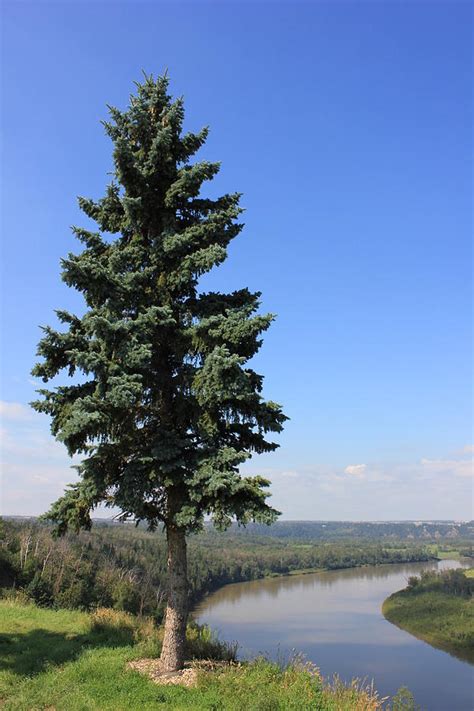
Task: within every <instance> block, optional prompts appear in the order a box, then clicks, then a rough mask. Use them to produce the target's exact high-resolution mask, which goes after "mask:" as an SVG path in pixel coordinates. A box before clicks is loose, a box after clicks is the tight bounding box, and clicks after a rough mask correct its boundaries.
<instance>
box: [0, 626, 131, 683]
mask: <svg viewBox="0 0 474 711" xmlns="http://www.w3.org/2000/svg"><path fill="white" fill-rule="evenodd" d="M133 643H134V636H133V630H131V629H126V628H125V629H120V630H118V629H117V628H115V629H114V628H110V629H101V630H100V631H92V632H89V633H85V634H67V633H61V632H51V631H50V630H46V629H41V628H40V629H34V630H31V631H30V632H26V633H14V632H13V633H10V634H0V670H5V671H10V672H12V673H14V674H18V675H19V676H34V675H36V674H40V673H41V672H43V671H45V670H46V669H47V668H48V667H50V666H57V665H60V664H64V663H65V662H70V661H73V660H74V659H77V658H78V657H80V656H81V654H83V653H84V652H85V651H86V650H87V649H93V648H97V647H126V646H130V645H132V644H133Z"/></svg>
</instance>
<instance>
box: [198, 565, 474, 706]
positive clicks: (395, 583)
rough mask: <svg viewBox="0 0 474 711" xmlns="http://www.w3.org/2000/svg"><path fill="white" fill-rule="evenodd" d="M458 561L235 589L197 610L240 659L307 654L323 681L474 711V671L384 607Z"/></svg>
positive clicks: (297, 578)
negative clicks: (391, 618) (402, 625)
mask: <svg viewBox="0 0 474 711" xmlns="http://www.w3.org/2000/svg"><path fill="white" fill-rule="evenodd" d="M458 565H459V562H458V561H441V562H439V563H437V562H429V563H409V564H400V565H384V566H377V567H375V566H370V567H366V568H353V569H347V570H338V571H329V572H321V573H311V574H307V575H298V576H288V577H281V578H269V579H264V580H255V581H252V582H249V583H238V584H235V585H227V586H226V587H224V588H222V589H221V590H218V591H217V592H216V593H214V594H212V595H210V596H209V597H208V598H207V599H206V600H204V601H203V602H202V603H201V604H200V605H199V606H198V607H197V608H196V610H195V616H196V617H197V618H198V620H199V621H200V622H206V623H208V624H210V625H211V626H212V627H213V628H214V629H217V630H218V631H219V633H220V636H221V637H222V638H223V639H226V640H228V641H231V640H238V641H239V643H240V645H241V648H240V656H241V657H242V658H250V657H252V656H255V655H257V654H259V653H264V654H266V655H267V656H269V657H271V658H280V659H281V658H288V657H289V656H290V655H291V653H292V650H297V651H300V652H303V653H304V654H305V655H306V657H307V658H308V659H310V660H312V661H314V662H315V663H316V664H317V665H318V666H319V667H320V668H321V671H322V672H323V674H325V675H326V676H331V675H332V674H333V673H336V672H337V673H339V674H340V675H341V676H342V677H343V678H344V679H346V680H348V681H349V680H350V679H351V678H353V677H355V676H357V677H360V678H366V679H375V683H376V686H377V688H378V689H379V692H380V693H381V694H382V695H384V696H385V695H392V694H394V693H395V692H396V691H397V689H398V688H399V687H400V686H403V685H406V686H408V687H409V688H410V689H411V690H412V691H413V693H414V694H415V696H416V698H417V701H418V703H421V704H422V706H423V707H424V708H425V709H428V710H429V711H448V709H449V711H472V709H473V708H474V704H473V692H472V669H471V668H470V667H469V665H468V664H466V663H464V662H462V661H459V660H457V659H455V658H453V657H450V656H449V655H448V654H446V653H444V652H441V651H439V650H436V649H433V648H432V647H430V646H429V645H427V644H425V643H424V642H421V641H420V640H417V639H415V638H414V637H412V636H411V635H409V634H408V633H406V632H404V631H402V630H399V629H398V628H397V627H395V626H394V625H392V624H390V623H389V622H387V621H386V620H385V619H384V617H383V616H382V614H381V610H380V608H381V604H382V602H383V600H384V599H385V598H386V597H387V596H388V595H390V594H391V593H392V592H395V591H396V590H399V589H401V588H403V587H405V586H406V583H407V580H408V578H409V576H410V575H414V574H419V573H420V572H421V570H426V569H428V568H435V569H436V568H437V569H444V568H449V567H456V566H458Z"/></svg>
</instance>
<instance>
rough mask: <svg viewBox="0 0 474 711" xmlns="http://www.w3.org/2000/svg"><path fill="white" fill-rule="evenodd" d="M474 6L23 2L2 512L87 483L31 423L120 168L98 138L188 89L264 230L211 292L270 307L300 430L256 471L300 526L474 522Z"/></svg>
mask: <svg viewBox="0 0 474 711" xmlns="http://www.w3.org/2000/svg"><path fill="white" fill-rule="evenodd" d="M471 15H472V11H471V7H470V3H467V2H456V1H455V0H454V1H452V2H444V3H443V2H423V1H419V2H401V1H400V2H386V1H384V2H380V3H376V2H356V1H353V2H347V3H346V2H337V1H336V2H327V3H323V2H292V3H284V2H261V3H259V2H244V1H242V2H239V3H231V2H221V3H218V2H209V3H206V2H201V1H199V0H196V1H195V2H190V3H180V2H173V3H171V2H169V3H161V2H155V3H145V2H133V3H132V2H112V1H109V2H104V3H101V2H62V3H50V2H35V3H29V2H13V3H12V2H5V3H4V4H3V42H2V45H3V47H2V51H3V89H2V104H3V114H4V117H3V138H4V159H3V175H2V197H3V234H4V239H3V248H2V250H3V254H2V257H3V258H2V263H3V267H2V321H3V327H2V331H3V333H2V347H1V351H2V364H1V375H2V393H1V398H2V405H1V412H2V432H3V438H4V443H3V466H2V473H3V476H2V480H3V481H2V483H3V491H2V510H3V512H4V513H11V514H36V513H40V512H41V511H43V510H44V509H45V508H46V507H47V506H48V504H49V503H50V502H51V501H52V500H53V499H55V498H56V497H57V496H58V495H59V494H60V493H61V490H62V487H63V486H64V484H65V483H66V482H68V481H71V479H72V478H73V473H72V472H71V470H69V469H68V467H69V466H70V464H71V462H70V461H69V460H68V458H67V456H66V455H65V453H64V451H63V449H62V447H61V446H60V445H58V444H55V443H54V441H53V440H52V439H51V437H50V436H49V434H48V422H47V419H46V418H43V417H42V416H39V415H36V414H34V413H32V412H30V411H29V409H28V408H27V403H28V402H29V401H30V400H31V399H33V397H34V390H35V387H36V385H35V383H34V381H33V379H32V378H31V376H30V375H29V372H30V370H31V367H32V365H33V363H34V361H35V349H36V343H37V341H38V339H39V337H40V332H39V328H38V326H39V324H45V323H52V322H53V323H54V315H53V309H55V308H69V309H71V310H74V309H77V310H80V309H81V308H82V307H81V300H80V298H79V296H78V295H77V294H75V293H74V292H71V291H70V290H69V289H67V287H66V286H65V285H64V284H63V283H62V282H61V280H60V278H59V271H60V269H59V260H60V258H61V257H62V256H65V255H66V253H67V252H68V251H71V250H72V251H74V250H76V249H78V245H77V244H76V243H75V241H74V239H73V237H72V235H71V233H70V231H69V226H70V225H71V224H85V223H86V220H85V217H83V216H82V215H81V213H80V212H79V210H78V208H77V205H76V196H77V195H85V196H88V197H99V196H101V194H102V190H103V188H104V185H105V184H106V182H107V180H108V178H109V176H107V172H108V171H110V169H111V145H110V142H109V140H108V139H107V137H106V136H105V134H104V131H103V129H102V127H101V125H100V120H101V119H104V118H106V104H107V103H109V104H115V105H117V106H119V107H123V106H124V105H125V104H126V102H127V99H128V96H129V94H130V92H131V91H132V90H133V80H135V79H139V78H140V75H141V70H142V69H144V70H146V71H147V72H153V73H160V72H161V71H163V70H164V69H165V68H167V69H168V71H169V74H170V77H171V89H172V91H173V93H174V94H176V95H181V94H183V95H184V97H185V101H186V106H187V119H186V123H187V127H188V128H191V129H198V128H200V127H201V126H202V125H205V124H209V125H210V127H211V134H210V138H209V140H208V143H207V145H206V147H205V149H204V150H203V151H202V153H201V155H202V157H205V158H209V159H213V160H221V161H222V170H221V173H220V175H219V176H218V178H217V179H216V181H215V182H214V183H213V184H212V186H210V188H209V190H210V191H211V192H212V193H217V192H224V191H235V190H238V191H241V192H242V193H243V200H242V203H243V205H244V206H245V208H246V213H245V217H244V221H245V223H246V228H245V230H244V232H243V233H242V234H241V236H239V237H238V238H237V240H235V242H234V243H233V244H232V246H231V248H230V250H229V258H228V260H227V262H226V263H225V264H224V265H223V266H222V267H220V268H219V270H217V271H216V272H215V273H213V274H212V275H209V276H208V277H206V279H205V282H204V283H203V286H204V287H205V288H208V287H210V286H211V285H212V288H220V289H225V290H229V289H234V288H240V287H241V286H249V287H250V288H251V289H257V290H261V291H262V292H263V308H264V309H265V310H268V311H272V312H274V313H276V314H277V315H278V319H277V321H276V322H275V324H274V325H273V327H272V329H271V330H270V331H269V332H268V334H267V336H266V338H265V343H264V347H263V349H262V351H261V353H260V354H259V356H258V358H257V365H258V368H259V369H260V371H261V372H263V373H264V374H265V375H266V381H265V382H266V394H267V395H268V396H269V397H271V398H272V399H274V400H277V401H278V402H281V403H282V404H283V405H284V407H285V411H286V412H287V414H288V415H289V416H290V418H291V420H290V421H289V422H288V424H287V427H286V429H285V432H284V434H283V435H282V436H281V437H280V440H279V441H280V444H281V448H280V449H279V450H278V451H277V452H276V453H274V454H272V455H269V456H265V457H260V458H258V459H254V460H252V462H251V463H250V464H249V465H248V467H247V469H248V470H249V471H252V472H257V471H258V472H264V473H265V474H266V475H268V476H269V477H270V478H271V479H272V480H273V487H272V489H273V492H274V497H273V503H274V505H275V506H277V507H278V508H280V509H281V510H283V512H284V517H285V518H287V519H289V518H303V519H342V518H343V519H407V518H470V517H471V516H472V480H471V479H470V474H471V473H472V468H471V466H470V460H471V453H472V447H471V444H472V409H471V407H472V380H471V355H472V352H471V334H472V312H471V288H472V274H471V265H472V262H471V252H470V233H471V190H472V185H471V178H470V176H471V173H470V170H471V164H470V160H471V154H472V138H471V125H472V90H471V76H470V67H471V31H472V16H471Z"/></svg>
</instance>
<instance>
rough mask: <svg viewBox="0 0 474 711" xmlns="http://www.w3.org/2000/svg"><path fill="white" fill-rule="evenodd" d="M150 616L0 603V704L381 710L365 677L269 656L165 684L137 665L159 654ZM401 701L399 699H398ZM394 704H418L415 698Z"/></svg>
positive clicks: (120, 710)
mask: <svg viewBox="0 0 474 711" xmlns="http://www.w3.org/2000/svg"><path fill="white" fill-rule="evenodd" d="M158 651H159V635H157V631H156V630H154V628H153V627H152V625H151V623H149V622H148V623H146V622H144V623H143V622H140V621H138V620H137V618H133V617H132V616H130V615H127V614H126V613H117V612H114V611H105V612H103V613H100V612H99V613H96V614H94V613H92V614H86V613H81V612H76V611H68V610H59V611H54V610H48V609H40V608H37V607H35V606H34V605H32V604H26V605H25V604H19V603H18V602H15V601H5V600H3V601H0V706H1V707H2V709H5V711H12V710H13V709H15V710H16V711H20V710H24V711H33V710H35V711H37V710H39V709H44V710H45V711H53V710H54V711H107V710H110V711H112V709H113V710H114V711H125V710H126V711H130V710H132V711H133V710H135V709H136V710H137V711H138V709H140V711H146V710H147V709H150V710H151V709H153V710H154V711H156V710H157V709H163V710H166V711H173V710H174V711H180V710H181V709H182V710H183V711H184V710H185V709H192V710H193V711H201V710H204V709H205V710H207V711H243V710H244V709H245V711H280V710H281V711H292V710H294V711H301V710H302V709H305V710H311V709H313V710H314V711H377V710H379V709H381V708H387V705H383V704H382V703H381V702H380V701H379V700H378V699H377V697H376V695H375V694H373V693H371V692H370V691H364V690H361V689H360V688H359V687H358V685H357V684H354V685H352V686H351V687H345V686H343V685H342V684H341V683H337V682H336V683H334V684H331V685H330V684H327V683H325V682H324V681H323V680H322V679H321V677H320V675H319V673H317V672H316V671H315V670H314V669H313V670H312V669H311V668H309V667H305V666H304V665H302V664H299V665H298V664H295V665H293V666H290V667H288V668H286V669H281V668H280V667H279V666H278V665H276V664H272V663H270V662H268V661H265V660H260V661H257V662H254V663H251V664H246V665H242V666H236V667H228V668H226V670H225V671H223V672H207V673H206V672H201V673H200V676H199V682H198V685H197V687H195V688H183V687H171V686H159V685H157V684H155V683H153V682H152V681H150V680H149V679H148V678H147V677H145V676H143V675H141V674H139V673H138V672H135V671H131V670H128V669H127V668H126V664H127V662H128V661H130V660H133V659H139V658H143V657H149V656H156V655H157V653H158ZM396 703H397V704H398V703H399V702H398V701H397V702H396ZM410 703H411V702H409V703H408V705H405V704H403V705H395V703H394V705H393V708H394V709H395V708H396V709H402V708H403V709H410V708H413V706H411V705H410Z"/></svg>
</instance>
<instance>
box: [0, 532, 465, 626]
mask: <svg viewBox="0 0 474 711" xmlns="http://www.w3.org/2000/svg"><path fill="white" fill-rule="evenodd" d="M280 526H282V524H280ZM339 526H343V525H342V524H339ZM365 526H366V524H364V525H363V528H361V530H360V531H359V535H357V531H356V532H355V535H354V531H352V534H353V535H352V538H351V539H349V538H348V537H347V538H345V539H340V540H334V538H336V536H335V535H333V533H334V532H332V533H330V535H329V537H328V539H324V538H322V537H318V536H315V538H314V539H309V538H308V537H307V530H306V527H305V526H304V525H302V524H297V523H294V524H292V528H291V529H290V530H292V531H293V533H294V534H295V533H297V532H298V531H299V532H300V533H302V534H303V535H302V536H301V537H300V538H298V537H296V536H295V537H294V538H289V537H286V536H278V535H273V534H274V533H275V531H278V528H279V526H273V527H271V528H269V529H266V533H267V535H262V534H261V533H260V531H258V533H257V532H256V531H255V530H253V531H252V530H247V529H238V528H235V529H234V528H233V529H231V530H230V531H228V532H226V533H219V532H216V531H214V530H213V529H212V528H210V527H206V528H205V530H204V531H203V532H202V533H200V534H198V535H195V536H190V538H189V554H188V558H189V598H190V604H191V605H193V604H194V603H196V602H197V601H198V600H199V599H201V598H202V597H203V596H204V595H206V594H207V593H209V592H211V591H213V590H216V589H217V588H219V587H221V586H223V585H225V584H227V583H235V582H241V581H247V580H254V579H257V578H262V577H265V576H271V575H286V574H291V573H293V572H295V571H302V572H304V571H308V570H314V569H329V570H330V569H337V568H351V567H355V566H361V565H379V564H384V563H402V562H410V561H422V560H428V559H430V558H433V557H435V555H436V548H433V544H432V543H431V546H428V545H426V544H425V542H424V541H417V540H409V539H407V538H406V535H404V529H402V530H401V532H400V533H401V534H403V535H400V536H399V537H398V538H395V537H392V538H389V539H387V540H384V541H383V542H376V541H374V540H371V539H370V538H367V537H365V533H366V529H365ZM402 526H403V525H402ZM331 527H336V524H332V525H331ZM283 528H285V526H284V525H283ZM270 533H271V534H272V535H268V534H270ZM457 543H458V544H459V547H460V548H461V549H464V550H465V552H469V550H470V543H469V541H468V540H466V541H465V542H462V541H461V542H460V541H457ZM448 544H449V546H450V545H452V544H451V543H449V539H448ZM438 545H439V547H440V548H442V547H443V544H442V543H438ZM166 585H167V580H166V541H165V537H164V534H163V533H161V532H159V531H157V532H153V533H151V532H148V531H146V530H145V529H144V528H136V527H134V526H132V525H128V524H115V525H106V524H104V523H102V524H100V523H96V524H95V525H94V526H93V527H92V529H91V530H90V531H82V532H81V533H79V534H77V535H75V534H67V535H65V536H63V537H61V538H57V539H55V538H54V537H53V536H52V534H51V528H50V527H49V526H48V525H46V524H43V523H39V522H38V521H36V520H34V519H25V520H13V519H10V520H5V519H4V520H1V521H0V588H2V592H3V595H8V594H9V591H11V590H12V589H15V591H19V590H20V591H22V594H24V595H25V596H26V597H27V598H29V599H31V600H33V601H34V602H36V603H37V604H38V605H41V606H45V607H54V608H69V609H81V610H91V609H94V608H96V607H111V608H115V609H117V610H124V611H126V612H131V613H133V614H139V615H150V616H153V617H154V618H155V619H156V621H157V622H161V620H162V617H163V613H164V606H165V595H166Z"/></svg>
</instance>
